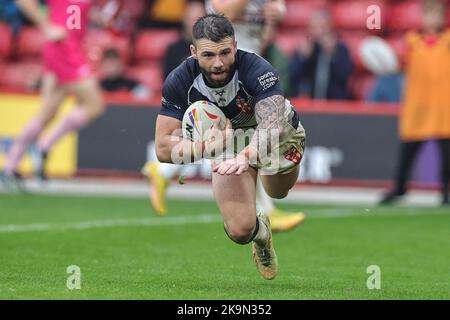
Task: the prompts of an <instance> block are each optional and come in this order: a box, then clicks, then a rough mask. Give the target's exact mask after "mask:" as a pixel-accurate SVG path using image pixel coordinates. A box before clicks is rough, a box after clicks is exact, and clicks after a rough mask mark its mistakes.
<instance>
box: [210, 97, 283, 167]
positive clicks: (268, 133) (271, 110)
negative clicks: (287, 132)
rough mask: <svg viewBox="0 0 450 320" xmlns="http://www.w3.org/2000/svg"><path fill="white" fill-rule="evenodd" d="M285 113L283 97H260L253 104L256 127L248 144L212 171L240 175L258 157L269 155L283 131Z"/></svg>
mask: <svg viewBox="0 0 450 320" xmlns="http://www.w3.org/2000/svg"><path fill="white" fill-rule="evenodd" d="M284 114H285V98H284V97H283V96H281V95H273V96H270V97H267V98H265V99H262V100H261V101H259V102H258V103H257V104H256V105H255V116H256V122H257V124H258V125H257V127H256V130H255V133H254V134H253V136H252V139H251V140H250V143H249V145H248V146H247V147H246V148H244V150H242V151H241V153H239V154H238V155H237V156H236V158H234V159H231V160H227V161H224V162H222V163H220V164H218V165H216V166H214V168H213V171H214V172H217V173H219V174H222V175H223V174H233V173H234V174H236V175H240V174H241V173H243V172H244V171H246V170H247V169H248V167H249V165H251V164H256V163H257V161H258V159H260V160H261V158H265V157H268V156H270V153H271V152H272V150H273V149H274V148H275V147H276V146H277V144H278V143H279V137H280V135H281V134H282V133H283V128H284V124H285V123H284V121H285V119H284Z"/></svg>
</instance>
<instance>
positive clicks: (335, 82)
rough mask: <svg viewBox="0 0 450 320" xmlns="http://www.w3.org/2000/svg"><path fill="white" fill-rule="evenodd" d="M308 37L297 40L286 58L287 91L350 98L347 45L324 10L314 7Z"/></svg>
mask: <svg viewBox="0 0 450 320" xmlns="http://www.w3.org/2000/svg"><path fill="white" fill-rule="evenodd" d="M309 33H310V37H309V38H310V40H308V41H305V42H301V43H300V44H299V47H298V49H297V50H296V51H295V52H294V54H293V56H292V58H291V60H290V62H289V81H290V90H289V92H288V95H289V96H291V97H295V96H308V97H310V98H313V99H324V100H328V99H333V100H346V99H351V96H350V94H349V91H348V89H347V86H348V80H349V77H350V74H351V73H352V71H353V63H352V61H351V58H350V53H349V50H348V48H347V46H346V45H345V44H344V43H343V42H341V41H339V39H338V36H337V34H336V33H335V31H334V30H333V25H332V21H331V16H330V14H329V12H328V11H325V10H320V11H316V12H315V13H314V14H313V15H312V16H311V20H310V22H309Z"/></svg>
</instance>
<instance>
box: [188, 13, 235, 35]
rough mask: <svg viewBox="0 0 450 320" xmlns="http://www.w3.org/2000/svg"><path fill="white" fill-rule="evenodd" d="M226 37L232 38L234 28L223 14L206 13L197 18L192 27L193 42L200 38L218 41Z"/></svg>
mask: <svg viewBox="0 0 450 320" xmlns="http://www.w3.org/2000/svg"><path fill="white" fill-rule="evenodd" d="M228 37H233V38H234V29H233V25H232V24H231V22H230V20H228V19H227V18H226V17H225V16H223V15H218V14H207V15H206V16H203V17H201V18H200V19H198V20H197V22H196V23H195V24H194V27H193V28H192V38H193V40H194V42H195V41H197V40H200V39H208V40H211V41H213V42H220V41H222V40H223V39H225V38H228Z"/></svg>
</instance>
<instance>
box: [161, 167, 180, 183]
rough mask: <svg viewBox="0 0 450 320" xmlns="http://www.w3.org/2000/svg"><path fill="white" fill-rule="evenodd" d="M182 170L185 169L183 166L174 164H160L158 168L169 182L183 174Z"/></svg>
mask: <svg viewBox="0 0 450 320" xmlns="http://www.w3.org/2000/svg"><path fill="white" fill-rule="evenodd" d="M181 169H183V165H181V164H172V163H160V164H159V167H158V171H159V174H160V175H162V176H163V177H164V178H166V179H167V180H171V179H172V178H174V177H176V176H177V175H178V174H179V173H180V172H181Z"/></svg>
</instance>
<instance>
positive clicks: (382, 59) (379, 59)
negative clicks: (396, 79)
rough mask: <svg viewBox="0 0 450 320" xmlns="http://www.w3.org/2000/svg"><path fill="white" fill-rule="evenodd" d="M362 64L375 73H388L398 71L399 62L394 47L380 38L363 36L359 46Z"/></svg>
mask: <svg viewBox="0 0 450 320" xmlns="http://www.w3.org/2000/svg"><path fill="white" fill-rule="evenodd" d="M359 54H360V57H361V61H362V63H363V65H364V66H365V67H366V68H367V69H368V70H369V71H371V72H373V73H374V74H376V75H388V74H393V73H397V72H398V71H399V62H398V57H397V54H396V53H395V51H394V49H392V47H391V46H390V45H389V44H388V43H387V42H386V41H385V40H383V39H382V38H380V37H376V36H370V37H366V38H364V40H363V41H362V42H361V45H360V47H359Z"/></svg>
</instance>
